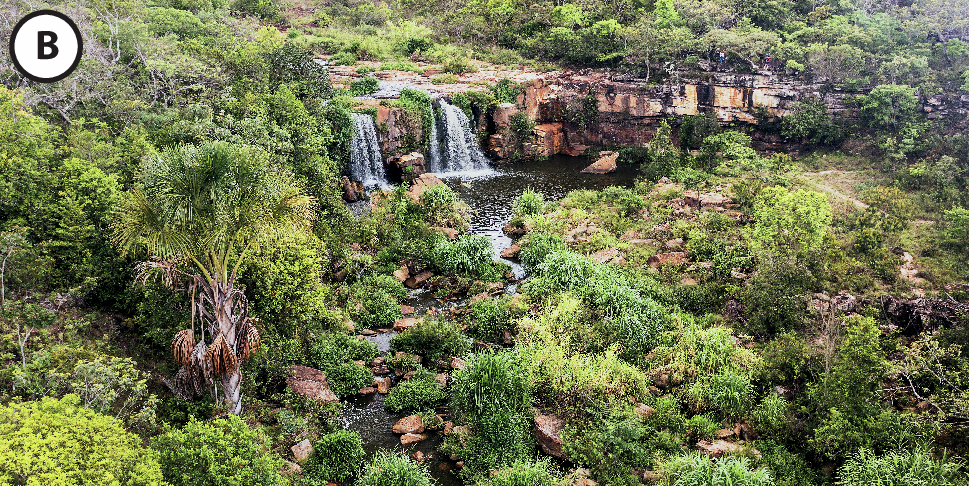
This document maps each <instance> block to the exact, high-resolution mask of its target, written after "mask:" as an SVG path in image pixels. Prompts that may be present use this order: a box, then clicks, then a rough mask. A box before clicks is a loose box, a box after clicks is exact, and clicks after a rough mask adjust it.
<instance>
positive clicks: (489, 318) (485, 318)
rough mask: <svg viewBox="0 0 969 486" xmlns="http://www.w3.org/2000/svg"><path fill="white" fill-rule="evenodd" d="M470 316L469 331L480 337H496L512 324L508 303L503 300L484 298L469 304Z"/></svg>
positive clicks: (511, 326)
mask: <svg viewBox="0 0 969 486" xmlns="http://www.w3.org/2000/svg"><path fill="white" fill-rule="evenodd" d="M471 318H472V320H473V322H472V324H471V326H470V327H469V331H471V333H472V334H474V335H475V336H477V337H479V338H481V339H493V338H496V337H498V336H500V335H501V334H502V331H504V330H506V329H511V328H513V326H514V323H512V322H511V313H510V312H509V310H508V304H507V302H506V301H503V300H497V301H496V300H494V299H484V300H479V301H478V302H475V303H474V304H471Z"/></svg>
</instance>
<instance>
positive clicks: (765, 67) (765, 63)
mask: <svg viewBox="0 0 969 486" xmlns="http://www.w3.org/2000/svg"><path fill="white" fill-rule="evenodd" d="M764 70H765V71H770V54H768V55H767V59H765V60H764Z"/></svg>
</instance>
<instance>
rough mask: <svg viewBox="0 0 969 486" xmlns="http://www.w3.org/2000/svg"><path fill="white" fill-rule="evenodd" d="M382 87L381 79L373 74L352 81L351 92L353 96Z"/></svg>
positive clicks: (365, 93)
mask: <svg viewBox="0 0 969 486" xmlns="http://www.w3.org/2000/svg"><path fill="white" fill-rule="evenodd" d="M378 87H380V81H378V80H377V78H375V77H372V76H364V77H362V78H360V79H357V80H354V81H351V82H350V94H352V95H353V96H363V95H368V94H370V93H373V92H374V91H377V88H378Z"/></svg>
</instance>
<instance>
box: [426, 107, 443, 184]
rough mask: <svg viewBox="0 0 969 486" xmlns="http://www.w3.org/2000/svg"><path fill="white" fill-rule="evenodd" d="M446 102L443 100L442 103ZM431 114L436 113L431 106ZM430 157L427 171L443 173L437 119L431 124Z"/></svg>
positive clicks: (428, 157)
mask: <svg viewBox="0 0 969 486" xmlns="http://www.w3.org/2000/svg"><path fill="white" fill-rule="evenodd" d="M441 102H442V103H443V102H444V101H443V100H442V101H441ZM431 113H434V107H433V106H431ZM427 143H428V145H429V147H428V151H427V152H428V156H427V170H428V172H435V173H438V172H442V169H443V167H442V165H441V135H440V132H438V131H437V117H435V118H434V120H433V121H432V122H431V136H430V138H429V140H428V142H427Z"/></svg>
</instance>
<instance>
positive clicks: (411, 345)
mask: <svg viewBox="0 0 969 486" xmlns="http://www.w3.org/2000/svg"><path fill="white" fill-rule="evenodd" d="M390 346H391V349H393V350H394V351H403V352H405V353H410V354H417V355H421V356H424V357H425V358H427V359H428V360H429V361H431V362H434V361H437V360H439V359H442V358H447V357H449V356H462V355H464V353H466V352H468V350H469V349H470V348H471V340H470V339H468V338H466V337H465V336H464V335H463V334H461V326H460V325H459V324H458V323H457V322H455V321H449V320H445V319H432V318H424V319H422V320H421V321H420V322H418V323H417V325H416V326H414V327H412V328H410V329H407V330H406V331H404V332H402V333H400V334H398V335H396V336H394V337H392V338H390Z"/></svg>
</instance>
